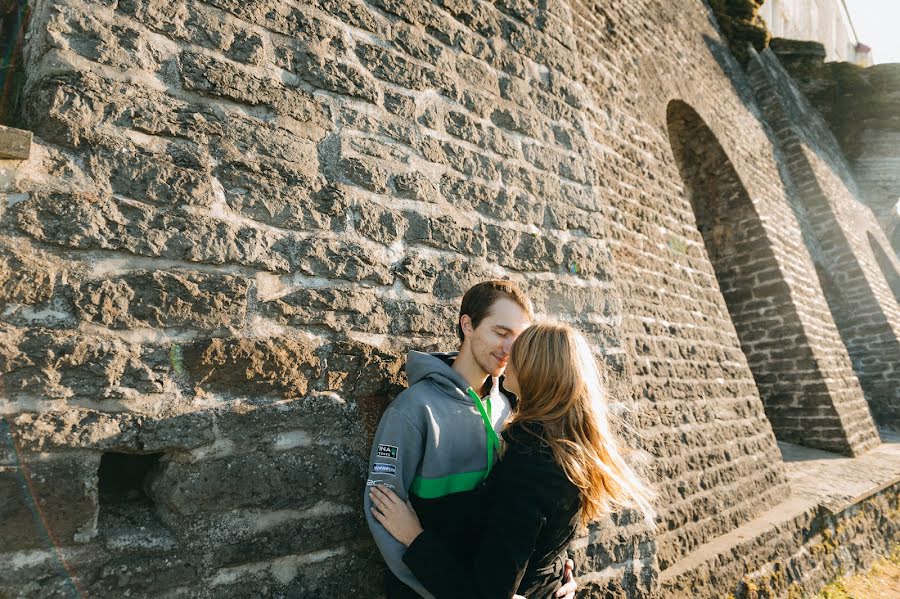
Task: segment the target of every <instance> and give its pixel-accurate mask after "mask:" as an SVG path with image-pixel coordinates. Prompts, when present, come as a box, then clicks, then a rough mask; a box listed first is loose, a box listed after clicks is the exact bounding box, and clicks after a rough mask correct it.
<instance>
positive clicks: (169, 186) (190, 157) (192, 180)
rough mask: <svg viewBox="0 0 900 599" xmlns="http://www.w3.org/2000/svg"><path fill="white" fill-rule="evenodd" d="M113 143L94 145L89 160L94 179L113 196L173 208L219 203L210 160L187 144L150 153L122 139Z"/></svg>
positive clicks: (167, 146)
mask: <svg viewBox="0 0 900 599" xmlns="http://www.w3.org/2000/svg"><path fill="white" fill-rule="evenodd" d="M114 143H115V147H110V145H108V144H97V145H95V146H94V150H93V152H92V155H91V158H90V167H91V171H92V174H93V176H94V177H95V178H96V180H97V181H98V183H100V184H101V185H102V184H108V185H109V189H110V191H111V192H112V193H114V194H116V195H119V196H124V197H126V198H131V199H135V200H141V201H146V202H153V203H158V204H164V205H165V204H168V205H172V206H201V207H209V206H211V205H212V204H213V203H214V202H215V201H216V195H215V189H214V187H213V182H212V177H211V176H210V172H209V158H208V157H207V156H203V155H202V154H201V153H200V152H197V151H196V150H194V149H193V148H191V147H189V146H188V145H187V144H180V143H176V142H173V143H170V144H166V145H165V146H163V148H162V149H163V151H148V150H146V149H144V148H142V147H140V146H138V145H136V144H130V143H123V142H122V140H116V141H115V142H114Z"/></svg>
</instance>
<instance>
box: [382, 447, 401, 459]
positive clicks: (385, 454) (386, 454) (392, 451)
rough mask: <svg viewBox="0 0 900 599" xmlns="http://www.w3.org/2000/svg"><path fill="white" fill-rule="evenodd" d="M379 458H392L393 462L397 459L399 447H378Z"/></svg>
mask: <svg viewBox="0 0 900 599" xmlns="http://www.w3.org/2000/svg"><path fill="white" fill-rule="evenodd" d="M378 457H379V458H391V459H392V460H396V459H397V446H396V445H378Z"/></svg>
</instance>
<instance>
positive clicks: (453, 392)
mask: <svg viewBox="0 0 900 599" xmlns="http://www.w3.org/2000/svg"><path fill="white" fill-rule="evenodd" d="M456 355H457V352H446V353H433V354H427V353H425V352H420V351H411V352H409V354H408V356H407V358H406V378H407V379H409V386H410V387H412V386H413V385H415V384H416V383H418V382H419V381H422V380H425V379H428V380H430V381H431V382H432V383H434V384H435V385H437V386H438V387H439V388H440V389H441V390H443V391H444V392H445V393H446V394H447V395H449V396H451V397H456V398H458V399H460V400H462V401H465V402H467V403H468V402H470V401H471V400H470V399H469V398H468V396H467V395H466V389H468V388H469V383H468V382H467V381H466V379H465V378H463V376H462V375H461V374H459V373H458V372H456V371H455V370H453V368H452V367H451V365H452V364H453V360H454V359H456Z"/></svg>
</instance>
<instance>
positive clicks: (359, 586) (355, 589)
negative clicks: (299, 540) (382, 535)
mask: <svg viewBox="0 0 900 599" xmlns="http://www.w3.org/2000/svg"><path fill="white" fill-rule="evenodd" d="M334 560H340V563H341V565H342V575H341V576H339V577H335V576H333V575H331V574H330V572H329V571H328V569H327V568H326V566H325V564H327V563H329V562H330V561H334ZM384 574H385V568H384V562H383V561H382V559H381V557H380V556H379V554H378V552H377V550H375V549H374V548H371V547H366V548H364V549H356V548H355V546H354V545H340V546H337V547H331V548H329V549H324V550H321V551H313V552H309V553H303V554H299V555H287V556H285V557H283V558H275V559H266V560H261V561H259V562H256V563H250V564H246V565H243V566H234V567H230V568H222V569H221V570H218V571H217V572H216V573H215V575H214V576H212V577H211V579H210V580H209V581H207V582H206V584H205V587H206V588H208V589H209V591H210V596H212V597H230V598H234V599H252V598H254V597H258V596H259V594H260V591H261V590H262V592H263V593H264V594H271V595H273V596H283V597H340V596H343V595H346V596H351V597H359V598H360V599H375V598H376V597H379V596H380V595H381V590H380V589H381V586H380V585H378V584H372V581H373V580H381V579H382V578H383V575H384Z"/></svg>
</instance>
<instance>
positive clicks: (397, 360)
mask: <svg viewBox="0 0 900 599" xmlns="http://www.w3.org/2000/svg"><path fill="white" fill-rule="evenodd" d="M405 364H406V355H405V352H400V351H396V350H388V349H381V348H378V347H374V346H372V345H368V344H364V343H361V342H358V341H352V340H348V341H339V342H336V343H334V344H333V345H332V346H331V353H330V358H329V360H328V371H327V372H326V377H325V387H324V389H328V390H332V391H336V392H337V393H339V394H340V395H342V396H344V397H354V398H363V397H386V396H392V395H396V394H397V393H399V392H400V391H401V390H402V389H403V388H404V387H405V385H406V373H405V372H404V371H403V367H404V365H405Z"/></svg>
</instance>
